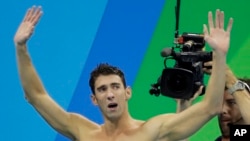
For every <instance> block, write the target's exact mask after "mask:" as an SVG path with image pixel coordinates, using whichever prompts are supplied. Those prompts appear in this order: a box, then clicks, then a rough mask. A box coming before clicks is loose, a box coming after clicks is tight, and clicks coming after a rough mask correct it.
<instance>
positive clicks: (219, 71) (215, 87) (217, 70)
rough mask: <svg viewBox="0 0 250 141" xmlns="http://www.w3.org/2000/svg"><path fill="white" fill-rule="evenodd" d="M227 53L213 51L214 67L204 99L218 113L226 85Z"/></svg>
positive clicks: (212, 110)
mask: <svg viewBox="0 0 250 141" xmlns="http://www.w3.org/2000/svg"><path fill="white" fill-rule="evenodd" d="M225 69H226V55H225V54H224V53H222V52H218V51H214V52H213V68H212V73H211V77H210V79H209V82H208V85H207V90H206V94H205V98H204V101H205V102H207V103H206V104H208V106H209V107H210V108H209V110H211V112H215V113H212V114H217V113H218V112H220V110H221V108H222V101H223V94H224V87H225V77H226V75H225V73H224V72H225Z"/></svg>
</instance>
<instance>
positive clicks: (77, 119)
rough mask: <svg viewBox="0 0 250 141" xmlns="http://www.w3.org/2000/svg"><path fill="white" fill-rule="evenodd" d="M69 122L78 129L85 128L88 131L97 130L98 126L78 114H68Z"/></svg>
mask: <svg viewBox="0 0 250 141" xmlns="http://www.w3.org/2000/svg"><path fill="white" fill-rule="evenodd" d="M70 118H71V122H73V123H74V125H76V126H78V128H87V129H89V130H95V129H99V128H100V125H98V124H97V123H95V122H93V121H91V120H89V119H88V118H87V117H85V116H83V115H81V114H78V113H70Z"/></svg>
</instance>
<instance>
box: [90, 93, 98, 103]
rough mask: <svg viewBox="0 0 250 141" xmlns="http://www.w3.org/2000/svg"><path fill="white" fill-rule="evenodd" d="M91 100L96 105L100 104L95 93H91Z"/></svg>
mask: <svg viewBox="0 0 250 141" xmlns="http://www.w3.org/2000/svg"><path fill="white" fill-rule="evenodd" d="M91 100H92V103H93V104H94V105H98V103H97V100H96V95H95V94H91Z"/></svg>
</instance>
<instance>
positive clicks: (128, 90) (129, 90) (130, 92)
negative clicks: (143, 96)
mask: <svg viewBox="0 0 250 141" xmlns="http://www.w3.org/2000/svg"><path fill="white" fill-rule="evenodd" d="M131 97H132V89H131V88H130V87H129V86H127V88H126V95H125V99H126V100H129V99H130V98H131Z"/></svg>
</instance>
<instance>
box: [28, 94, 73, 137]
mask: <svg viewBox="0 0 250 141" xmlns="http://www.w3.org/2000/svg"><path fill="white" fill-rule="evenodd" d="M31 104H32V105H33V106H34V108H35V109H36V110H37V111H38V112H39V114H40V115H41V116H42V117H43V118H44V119H45V120H46V122H47V123H48V124H49V125H51V127H52V128H54V129H55V130H57V131H58V132H60V133H62V134H64V135H65V136H68V137H70V138H72V139H74V138H75V136H76V134H77V131H76V127H75V126H74V125H76V123H74V122H75V120H74V115H72V114H70V113H68V112H66V111H65V110H64V109H63V108H62V107H60V106H59V105H58V104H57V103H56V102H55V101H54V100H53V99H52V98H51V97H50V96H49V95H47V94H40V95H39V96H38V97H37V98H36V100H35V101H34V102H32V103H31Z"/></svg>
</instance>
